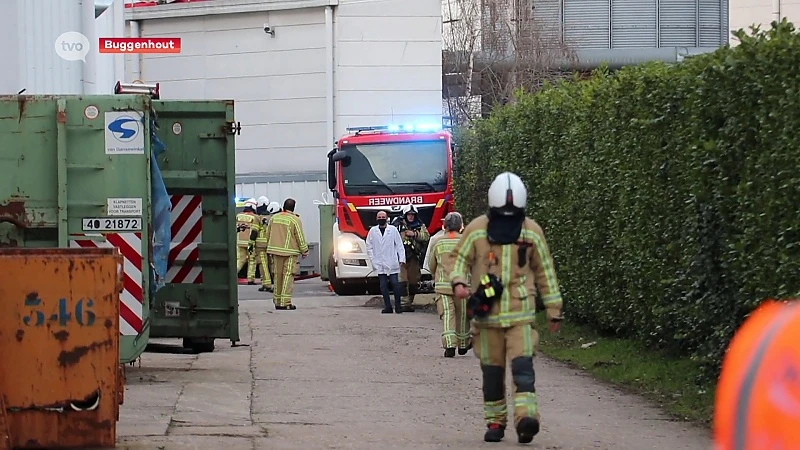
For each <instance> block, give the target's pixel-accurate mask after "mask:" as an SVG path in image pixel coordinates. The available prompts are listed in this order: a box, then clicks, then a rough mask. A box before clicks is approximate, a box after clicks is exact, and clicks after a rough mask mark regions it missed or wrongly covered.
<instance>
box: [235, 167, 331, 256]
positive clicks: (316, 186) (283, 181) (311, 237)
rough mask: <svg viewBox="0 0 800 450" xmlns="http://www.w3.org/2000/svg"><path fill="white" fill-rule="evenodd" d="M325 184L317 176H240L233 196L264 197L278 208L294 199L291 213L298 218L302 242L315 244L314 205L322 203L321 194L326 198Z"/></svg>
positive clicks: (316, 210)
mask: <svg viewBox="0 0 800 450" xmlns="http://www.w3.org/2000/svg"><path fill="white" fill-rule="evenodd" d="M326 184H327V183H326V181H325V179H324V178H323V177H322V176H321V175H320V174H296V175H274V176H273V175H265V176H258V175H252V176H243V177H241V178H238V177H237V180H236V196H237V197H254V198H258V197H260V196H262V195H266V196H267V198H269V200H270V201H275V202H278V203H279V204H280V205H281V206H283V201H284V200H286V199H287V198H290V197H291V198H293V199H295V200H296V201H297V207H296V208H295V212H296V213H297V214H300V220H301V221H302V222H303V229H304V230H305V233H306V239H308V241H309V242H319V234H320V230H319V208H318V207H317V205H316V204H314V201H322V199H323V198H322V195H323V193H325V192H327V193H328V194H327V195H328V198H330V192H329V191H328V189H327V186H326Z"/></svg>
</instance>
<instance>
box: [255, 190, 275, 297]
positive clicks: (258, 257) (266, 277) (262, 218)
mask: <svg viewBox="0 0 800 450" xmlns="http://www.w3.org/2000/svg"><path fill="white" fill-rule="evenodd" d="M273 205H274V209H272V208H273ZM279 209H280V207H278V203H277V202H272V203H270V202H269V199H268V198H267V197H265V196H261V197H259V198H258V202H257V207H256V214H257V215H258V227H257V230H258V236H257V237H256V246H255V251H254V252H252V253H251V254H250V260H249V261H248V263H247V264H248V266H247V284H256V268H257V267H258V268H259V269H260V272H261V287H260V288H258V290H259V291H261V292H272V278H271V271H272V268H271V267H270V265H269V258H267V224H269V217H270V216H271V215H272V214H275V213H276V212H278V210H279Z"/></svg>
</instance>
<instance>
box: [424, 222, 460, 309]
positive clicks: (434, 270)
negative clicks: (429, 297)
mask: <svg viewBox="0 0 800 450" xmlns="http://www.w3.org/2000/svg"><path fill="white" fill-rule="evenodd" d="M460 239H461V233H458V232H455V231H446V232H445V234H443V235H442V236H440V237H438V238H437V239H436V240H435V242H433V244H432V245H433V248H432V249H431V251H430V255H429V256H428V270H430V271H431V274H432V275H433V280H434V290H435V292H436V293H437V294H443V295H453V287H452V285H451V284H450V273H451V272H452V270H453V264H454V263H455V254H454V253H453V249H454V248H456V245H458V241H459V240H460Z"/></svg>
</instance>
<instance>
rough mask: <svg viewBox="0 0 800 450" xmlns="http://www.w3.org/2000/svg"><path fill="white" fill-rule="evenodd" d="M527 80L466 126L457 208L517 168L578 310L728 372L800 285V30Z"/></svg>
mask: <svg viewBox="0 0 800 450" xmlns="http://www.w3.org/2000/svg"><path fill="white" fill-rule="evenodd" d="M737 36H738V37H739V39H740V40H741V44H740V45H739V46H737V47H734V48H727V47H726V48H721V49H719V50H718V51H716V52H714V53H711V54H707V55H702V56H696V57H692V58H688V59H687V60H686V61H684V62H682V63H680V64H674V65H668V64H663V63H651V64H645V65H641V66H635V67H629V68H625V69H622V70H619V71H617V72H615V73H613V74H611V73H608V72H607V71H604V70H598V71H596V72H595V73H594V75H593V76H592V77H591V78H590V79H588V80H586V81H577V80H573V81H571V82H561V83H559V84H557V85H554V86H548V87H547V88H545V89H544V90H542V91H540V92H538V93H536V94H523V93H520V95H519V99H518V101H517V102H516V103H514V104H512V105H508V106H506V107H503V108H500V109H498V110H496V112H495V113H493V115H492V116H491V117H490V118H488V119H486V120H482V121H479V122H477V123H476V124H475V126H474V127H473V128H471V129H469V130H459V131H458V132H457V134H456V140H457V143H458V146H457V149H458V150H457V154H456V159H455V172H456V176H455V187H456V201H457V206H458V208H459V209H460V210H461V211H462V212H463V213H464V214H465V215H466V216H467V217H474V216H476V215H478V214H481V213H483V212H484V211H485V209H486V191H487V189H488V185H489V183H490V182H491V180H492V179H493V178H494V176H496V175H497V174H498V173H500V172H502V171H505V170H510V171H513V172H516V173H517V174H519V175H520V176H521V177H522V178H523V179H524V180H525V181H526V183H527V186H528V191H529V198H528V205H529V214H530V215H531V216H533V217H534V218H536V219H537V221H539V222H540V223H541V224H542V226H543V227H544V229H545V232H546V234H547V236H548V241H549V243H550V246H551V249H552V251H553V254H554V258H555V260H556V264H557V269H558V273H559V278H560V281H561V283H562V289H563V294H564V297H565V301H566V304H567V314H568V317H569V318H570V319H571V320H575V321H578V322H582V323H587V324H591V325H593V326H595V327H597V328H598V329H599V330H601V331H603V332H611V333H615V334H616V335H619V336H625V337H634V338H637V339H640V340H643V341H645V342H646V343H647V344H650V345H657V346H659V347H662V348H666V349H670V350H675V351H678V352H682V353H685V354H690V355H692V356H693V357H695V358H698V359H700V360H701V361H702V362H703V363H705V364H706V367H707V368H708V369H709V371H708V372H707V375H708V377H709V379H711V378H712V377H713V376H714V375H716V370H717V368H718V366H719V363H720V360H721V356H722V354H723V352H724V349H725V347H726V346H727V343H728V341H729V340H730V338H731V337H732V335H733V332H734V331H735V329H736V328H737V327H738V326H739V325H740V324H741V322H742V321H743V320H744V318H745V317H746V315H747V314H748V313H749V312H750V311H752V310H753V308H754V307H755V306H756V305H757V304H758V303H759V302H760V301H762V300H763V299H765V298H769V297H772V298H787V297H791V296H795V295H797V294H798V293H800V215H799V214H798V212H799V211H800V135H799V134H798V133H800V113H798V111H800V71H798V70H797V61H798V55H800V35H798V33H796V32H795V30H794V26H793V25H792V24H791V23H788V22H786V21H784V22H782V23H773V24H772V28H771V29H770V30H768V31H759V30H754V32H753V33H752V34H751V35H746V34H744V33H743V32H741V31H740V32H739V33H738V34H737Z"/></svg>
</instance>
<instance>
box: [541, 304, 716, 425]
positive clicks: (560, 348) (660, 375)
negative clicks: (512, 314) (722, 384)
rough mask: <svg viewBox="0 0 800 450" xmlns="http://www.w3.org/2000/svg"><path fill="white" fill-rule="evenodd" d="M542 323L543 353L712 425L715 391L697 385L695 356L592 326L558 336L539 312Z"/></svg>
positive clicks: (573, 328)
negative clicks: (680, 354)
mask: <svg viewBox="0 0 800 450" xmlns="http://www.w3.org/2000/svg"><path fill="white" fill-rule="evenodd" d="M537 322H538V329H539V338H540V344H539V349H540V350H541V352H542V353H544V354H546V355H547V356H550V357H551V358H554V359H557V360H559V361H564V362H566V363H569V364H572V365H574V366H576V367H578V368H580V369H582V370H585V371H587V372H588V373H590V374H592V375H593V376H595V377H596V378H598V379H601V380H603V381H607V382H610V383H612V384H615V385H618V386H621V387H625V388H628V389H630V390H632V391H633V392H635V393H638V394H641V395H643V396H644V397H646V398H648V399H650V400H652V401H655V402H656V403H658V404H659V405H660V406H661V407H662V408H664V409H665V410H666V411H667V412H668V413H670V414H672V415H674V416H676V417H679V418H681V419H685V420H691V421H694V422H702V423H705V424H709V423H710V422H711V419H712V414H713V406H714V387H713V386H698V385H697V382H696V380H697V376H698V374H699V372H700V369H699V365H698V364H697V363H695V362H694V361H692V360H690V359H689V358H677V357H674V356H669V355H666V354H665V353H663V352H659V351H653V350H651V349H648V348H646V347H645V346H643V345H642V344H640V343H638V342H636V341H633V340H629V339H619V338H609V337H602V336H600V335H599V334H598V333H597V332H595V331H593V330H592V329H591V328H589V327H586V326H580V325H575V324H570V323H568V322H565V323H564V324H563V325H562V327H561V330H560V332H559V333H558V334H552V333H550V332H549V331H548V330H547V325H546V323H545V317H544V314H539V317H537ZM591 343H594V344H593V345H591V346H588V348H582V347H581V346H582V345H584V344H591Z"/></svg>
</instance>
